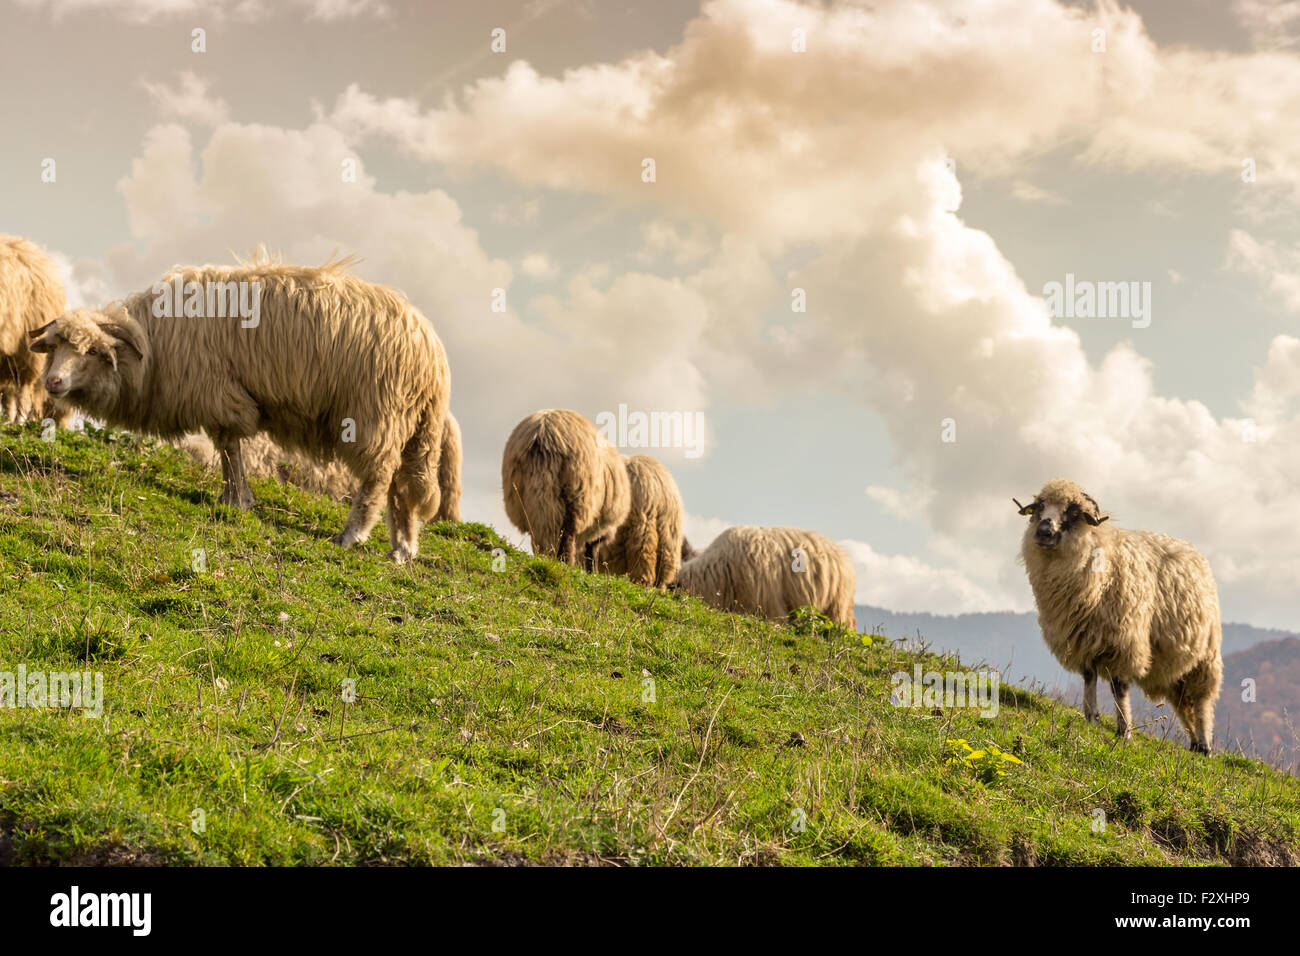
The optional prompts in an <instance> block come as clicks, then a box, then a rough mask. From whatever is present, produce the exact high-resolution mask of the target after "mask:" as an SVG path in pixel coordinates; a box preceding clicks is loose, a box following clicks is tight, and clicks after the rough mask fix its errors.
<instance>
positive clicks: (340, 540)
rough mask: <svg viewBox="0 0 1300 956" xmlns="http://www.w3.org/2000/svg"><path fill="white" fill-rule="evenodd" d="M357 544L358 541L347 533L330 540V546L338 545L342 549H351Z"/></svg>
mask: <svg viewBox="0 0 1300 956" xmlns="http://www.w3.org/2000/svg"><path fill="white" fill-rule="evenodd" d="M355 543H356V539H354V538H353V537H352V536H351V535H350V534H348V533H347V532H346V531H340V532H339V533H338V534H336V535H334V537H332V538H330V544H337V545H338V546H339V547H340V548H350V547H352V545H353V544H355Z"/></svg>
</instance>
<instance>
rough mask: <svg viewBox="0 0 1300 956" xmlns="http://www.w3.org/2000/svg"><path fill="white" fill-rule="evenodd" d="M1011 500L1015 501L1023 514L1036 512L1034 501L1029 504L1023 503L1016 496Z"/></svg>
mask: <svg viewBox="0 0 1300 956" xmlns="http://www.w3.org/2000/svg"><path fill="white" fill-rule="evenodd" d="M1011 500H1012V501H1015V503H1016V507H1017V508H1018V509H1020V513H1021V514H1022V515H1031V514H1033V513H1034V503H1033V502H1032V501H1031V502H1029V504H1027V505H1022V504H1021V503H1020V502H1019V501H1016V499H1015V498H1012V499H1011Z"/></svg>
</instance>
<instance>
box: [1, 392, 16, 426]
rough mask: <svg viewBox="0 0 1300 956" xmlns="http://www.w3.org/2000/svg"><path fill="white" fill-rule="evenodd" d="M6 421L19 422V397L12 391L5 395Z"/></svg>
mask: <svg viewBox="0 0 1300 956" xmlns="http://www.w3.org/2000/svg"><path fill="white" fill-rule="evenodd" d="M4 406H5V421H8V422H11V423H12V422H17V421H18V396H17V395H16V394H15V393H14V392H12V391H6V392H5V393H4Z"/></svg>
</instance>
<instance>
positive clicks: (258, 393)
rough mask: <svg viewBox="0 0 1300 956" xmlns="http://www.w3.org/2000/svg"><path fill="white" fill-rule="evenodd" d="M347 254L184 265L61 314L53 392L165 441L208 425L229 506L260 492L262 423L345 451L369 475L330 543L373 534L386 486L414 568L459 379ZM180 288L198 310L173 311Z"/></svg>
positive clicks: (283, 434) (401, 553)
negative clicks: (248, 475) (251, 486)
mask: <svg viewBox="0 0 1300 956" xmlns="http://www.w3.org/2000/svg"><path fill="white" fill-rule="evenodd" d="M346 264H347V263H346V262H330V263H326V264H325V265H324V266H321V267H319V268H307V267H302V266H292V265H285V264H280V263H266V262H254V263H252V264H250V265H243V266H239V267H236V268H227V267H219V266H202V267H196V268H186V269H178V270H176V271H174V272H173V273H171V274H169V275H168V276H166V277H165V278H164V279H163V280H162V282H160V283H158V284H156V285H155V286H154V287H153V290H152V291H150V292H144V293H139V294H136V295H132V296H131V297H129V298H128V299H127V300H126V301H125V302H124V303H113V304H112V305H110V306H108V307H106V308H105V309H103V310H100V311H91V310H86V309H78V310H74V311H71V312H67V313H65V314H63V315H62V316H60V317H59V318H58V319H57V320H55V321H53V322H50V323H49V324H47V325H46V326H44V327H43V328H41V329H39V330H38V331H37V332H36V333H34V340H33V341H32V343H31V349H32V350H33V351H36V352H51V353H53V354H52V355H51V357H50V363H49V368H48V370H47V373H46V379H45V387H46V389H47V390H48V391H49V392H50V393H51V394H52V395H56V396H59V397H62V398H64V399H65V400H66V401H68V402H69V403H70V404H72V405H73V406H75V407H77V408H80V409H83V410H84V411H85V412H86V413H87V414H89V415H93V416H95V417H97V418H101V419H103V420H105V421H106V422H108V423H110V424H113V425H117V426H119V427H122V428H129V429H133V430H136V431H140V432H145V433H148V434H154V435H157V436H159V437H161V438H178V437H180V436H181V435H184V434H185V433H187V432H192V431H195V430H198V429H200V428H201V429H203V430H204V431H205V432H207V433H208V434H209V435H210V436H211V437H212V440H213V442H214V444H215V445H216V447H217V449H218V450H219V452H220V453H221V464H222V477H223V487H222V492H221V499H220V500H221V502H222V503H223V504H228V505H235V506H238V507H241V508H246V507H248V506H249V505H250V504H251V503H252V495H251V494H250V493H249V491H248V485H247V482H246V481H245V478H244V475H245V469H244V463H243V456H242V453H241V440H242V439H245V438H248V437H251V436H252V435H254V434H256V433H257V432H259V431H265V432H267V433H268V434H269V435H270V437H271V438H273V439H274V440H275V441H276V442H278V443H279V444H280V445H282V446H284V447H285V448H288V449H291V450H295V451H300V452H303V453H305V454H307V455H309V456H310V457H312V458H313V459H316V460H330V459H333V458H336V457H337V458H339V459H340V460H341V461H342V462H343V463H344V464H345V465H346V466H347V467H348V468H350V469H351V470H352V472H353V473H354V474H356V475H357V476H358V477H359V478H360V486H359V488H358V489H357V492H356V494H355V495H354V496H353V499H352V510H351V512H350V514H349V515H348V520H347V524H346V525H345V527H344V529H343V531H342V532H341V533H339V534H337V535H335V536H334V538H333V541H334V542H335V543H336V544H339V545H341V546H343V547H350V546H351V545H353V544H357V543H359V542H362V541H365V540H366V538H367V537H368V536H369V534H370V530H371V528H373V527H374V524H375V522H376V521H377V520H378V518H379V514H380V512H381V511H382V510H383V508H384V497H385V494H386V495H387V498H388V515H387V518H388V529H389V538H390V543H391V546H392V550H391V551H390V552H389V554H390V557H392V558H393V560H395V561H397V562H398V563H402V562H404V561H407V560H409V559H410V558H413V557H414V556H415V555H416V553H417V551H418V549H419V541H418V538H419V533H420V525H421V524H422V522H424V521H427V520H428V519H429V518H430V517H432V516H433V515H435V514H436V513H437V512H438V508H439V505H440V492H439V487H438V467H439V458H440V455H441V445H442V434H443V428H444V420H445V418H446V416H447V410H448V403H449V399H450V393H451V374H450V372H449V371H448V368H447V357H446V353H445V352H444V351H443V347H442V343H441V342H440V341H439V340H438V336H437V335H436V334H435V333H434V331H433V327H432V326H431V325H430V324H429V322H428V320H427V319H425V318H424V316H422V315H421V314H420V313H419V312H418V311H417V310H416V309H415V308H414V307H413V306H412V305H411V304H410V303H409V302H408V301H407V300H406V299H405V298H404V297H403V296H402V295H401V293H399V292H397V291H396V290H394V289H388V288H385V287H383V286H378V285H372V284H370V283H368V282H363V281H362V280H360V279H358V278H356V277H354V276H351V275H349V274H348V273H347V272H346V270H345V266H346ZM171 289H175V290H176V295H175V296H172V295H169V294H168V293H169V291H170V290H171ZM182 295H183V297H184V303H183V306H184V308H183V313H184V315H185V316H186V317H179V316H177V317H173V315H174V314H175V312H177V311H180V310H181V309H180V307H181V303H180V301H179V300H180V298H181V297H182ZM169 300H172V301H171V308H170V310H169V308H168V304H169ZM250 303H251V305H250ZM169 312H170V313H171V314H169Z"/></svg>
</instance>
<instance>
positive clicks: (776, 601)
mask: <svg viewBox="0 0 1300 956" xmlns="http://www.w3.org/2000/svg"><path fill="white" fill-rule="evenodd" d="M677 584H678V587H680V588H681V589H682V590H684V591H686V592H688V593H690V594H694V595H695V596H696V597H698V598H701V599H702V600H704V601H705V602H706V603H708V604H712V605H714V606H715V607H720V608H722V609H723V610H729V611H748V612H750V613H755V614H762V615H764V616H765V617H769V618H772V619H774V620H780V619H784V618H787V617H789V615H790V612H791V611H793V610H794V609H795V608H799V607H804V606H805V605H812V606H813V607H815V608H816V609H817V610H818V611H820V612H821V613H822V614H825V615H826V616H827V617H829V618H830V619H831V620H833V621H836V622H838V623H840V624H848V625H855V624H856V621H855V620H854V617H853V595H854V592H855V591H856V590H857V573H856V572H855V571H854V570H853V562H852V561H851V560H850V559H849V556H848V555H847V554H846V553H845V552H844V549H843V548H841V547H840V546H839V545H837V544H835V543H834V542H833V541H830V540H829V539H827V538H825V537H823V536H822V535H820V534H817V532H815V531H801V530H800V529H798V528H755V527H752V526H749V525H739V526H737V527H733V528H727V529H726V530H725V531H723V532H722V534H720V535H718V537H717V538H716V539H715V540H714V541H713V543H712V544H710V545H709V546H708V547H707V548H705V549H704V550H703V551H702V552H701V553H700V554H699V556H698V557H695V558H693V559H691V560H690V561H687V562H686V563H685V564H683V565H682V568H681V571H680V572H678V575H677Z"/></svg>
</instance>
